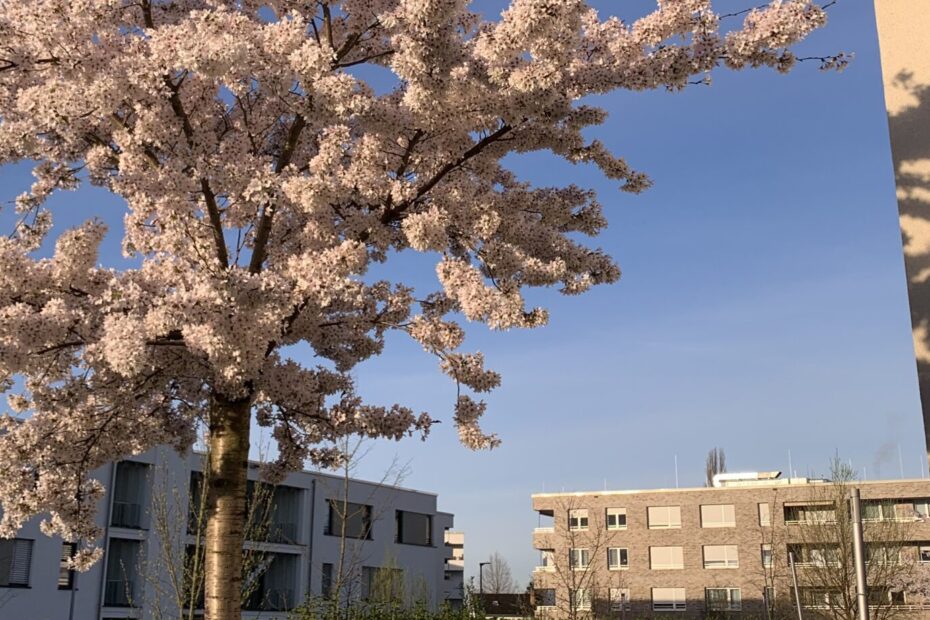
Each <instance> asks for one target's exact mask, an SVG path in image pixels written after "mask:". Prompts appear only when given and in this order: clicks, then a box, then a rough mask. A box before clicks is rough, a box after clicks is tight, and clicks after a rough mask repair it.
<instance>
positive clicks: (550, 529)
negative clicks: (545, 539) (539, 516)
mask: <svg viewBox="0 0 930 620" xmlns="http://www.w3.org/2000/svg"><path fill="white" fill-rule="evenodd" d="M554 532H555V528H554V527H553V526H551V525H550V526H548V527H535V528H533V533H534V534H552V533H554Z"/></svg>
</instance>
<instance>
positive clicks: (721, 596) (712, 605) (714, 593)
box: [704, 588, 743, 611]
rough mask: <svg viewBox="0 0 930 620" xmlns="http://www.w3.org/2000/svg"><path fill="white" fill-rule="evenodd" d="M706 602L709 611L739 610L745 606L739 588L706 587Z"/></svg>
mask: <svg viewBox="0 0 930 620" xmlns="http://www.w3.org/2000/svg"><path fill="white" fill-rule="evenodd" d="M704 602H705V603H706V605H707V610H708V611H739V610H740V609H742V607H743V604H742V598H741V597H740V591H739V588H706V589H705V590H704Z"/></svg>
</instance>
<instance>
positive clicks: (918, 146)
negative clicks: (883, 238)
mask: <svg viewBox="0 0 930 620" xmlns="http://www.w3.org/2000/svg"><path fill="white" fill-rule="evenodd" d="M891 88H893V89H894V91H895V92H894V99H895V100H896V101H897V102H898V103H899V105H896V106H895V107H894V108H891V109H889V114H888V128H889V132H890V134H891V141H892V159H893V161H894V170H895V184H896V186H897V197H898V211H899V214H900V221H901V236H902V244H903V246H904V265H905V271H906V273H907V289H908V296H909V299H910V309H911V326H912V329H913V335H914V351H915V354H916V356H917V375H918V382H919V386H920V400H921V409H922V410H923V417H924V434H925V439H926V445H927V447H928V455H930V432H928V429H930V84H921V83H918V82H917V81H916V80H915V79H914V74H913V73H910V72H908V71H901V72H899V73H897V74H896V75H895V78H894V81H893V82H892V85H891Z"/></svg>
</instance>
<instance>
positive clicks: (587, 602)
mask: <svg viewBox="0 0 930 620" xmlns="http://www.w3.org/2000/svg"><path fill="white" fill-rule="evenodd" d="M569 596H570V597H571V599H572V600H571V604H572V609H576V610H577V609H591V590H589V589H588V588H578V589H577V590H569Z"/></svg>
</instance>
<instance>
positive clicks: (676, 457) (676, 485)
mask: <svg viewBox="0 0 930 620" xmlns="http://www.w3.org/2000/svg"><path fill="white" fill-rule="evenodd" d="M675 488H676V489H677V488H678V455H677V454H676V455H675Z"/></svg>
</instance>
